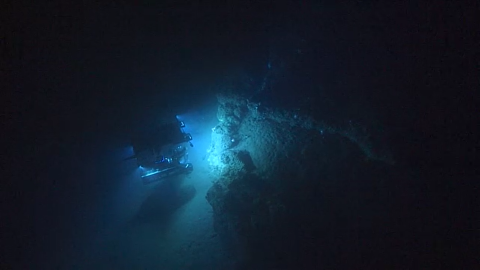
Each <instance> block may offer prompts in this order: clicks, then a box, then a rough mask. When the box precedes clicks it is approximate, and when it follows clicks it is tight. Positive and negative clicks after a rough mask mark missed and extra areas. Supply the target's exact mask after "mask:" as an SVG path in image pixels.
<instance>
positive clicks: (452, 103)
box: [0, 1, 479, 269]
mask: <svg viewBox="0 0 480 270" xmlns="http://www.w3.org/2000/svg"><path fill="white" fill-rule="evenodd" d="M10 8H11V11H12V12H11V13H10V14H18V16H17V15H15V16H6V18H7V20H8V19H12V22H14V23H13V24H12V25H11V26H12V28H11V30H12V31H8V35H7V39H6V40H8V42H7V43H6V45H7V46H6V52H7V53H8V54H10V55H13V56H14V57H13V58H12V59H11V60H9V61H7V62H6V67H7V68H6V69H5V70H6V72H5V73H4V74H5V75H7V76H6V78H7V80H6V84H5V85H6V88H8V89H12V90H13V91H12V92H11V94H10V92H8V95H7V96H6V99H5V100H7V101H8V103H9V105H7V106H6V107H5V112H6V113H5V116H6V117H5V120H6V121H5V122H6V124H7V125H6V128H5V130H6V131H7V132H5V134H6V139H7V140H6V142H7V145H6V146H7V147H6V151H5V154H4V161H7V162H2V164H9V165H6V166H4V169H5V174H4V175H5V177H4V179H3V180H2V184H4V185H5V188H2V194H3V196H2V197H3V198H4V200H2V224H3V225H4V226H2V227H3V229H2V239H4V240H2V246H3V248H4V251H3V254H4V255H2V259H1V261H0V265H2V267H3V268H5V269H94V268H98V269H108V268H109V267H111V266H115V267H121V265H124V266H125V269H134V268H136V269H162V268H164V269H232V268H233V267H237V268H242V267H243V268H244V269H257V268H255V267H258V269H269V267H273V266H271V265H272V264H269V263H267V261H268V262H271V261H276V262H281V261H282V260H283V261H285V265H292V261H295V258H296V257H294V255H293V254H291V253H290V254H289V253H288V252H287V250H286V251H285V253H281V251H279V252H280V253H276V254H282V255H281V257H282V258H271V257H268V258H265V261H262V256H257V257H255V259H252V260H251V261H248V262H246V263H245V264H243V265H242V264H237V261H236V258H231V257H228V255H225V256H223V257H222V256H220V255H219V256H218V257H208V259H207V255H204V253H201V252H200V251H201V250H207V251H208V250H209V247H208V245H211V246H212V250H216V251H215V252H213V251H212V252H213V253H215V254H220V252H218V250H221V249H222V248H221V247H217V246H215V245H217V244H218V243H217V242H215V243H214V241H216V238H217V235H216V233H215V231H214V230H213V225H212V224H211V218H212V217H211V212H209V211H211V209H208V207H209V205H208V204H207V203H206V201H204V197H205V195H206V191H207V190H208V188H209V187H210V182H209V179H207V177H203V176H202V177H200V178H201V179H202V180H201V181H200V180H199V181H194V180H191V181H190V182H189V180H185V181H184V182H173V183H172V182H165V183H162V184H161V185H159V186H156V187H155V188H151V189H144V188H143V187H141V186H139V185H141V183H140V182H138V183H137V182H134V181H135V180H133V179H136V178H135V177H138V175H136V172H135V166H132V164H124V163H122V161H121V160H122V159H123V158H125V157H127V156H128V155H129V150H128V146H129V136H130V134H131V132H132V131H134V130H137V129H141V128H144V127H145V126H148V125H150V124H152V123H155V122H158V121H159V119H162V118H163V117H165V116H166V115H171V114H172V113H173V114H184V113H186V114H187V113H188V117H190V118H189V119H192V120H194V122H196V123H200V122H201V121H205V125H204V126H205V127H206V126H208V127H210V124H211V123H214V122H215V119H214V117H215V109H216V108H215V105H216V103H215V98H214V95H215V94H216V93H217V92H220V91H225V90H226V89H229V90H230V89H233V90H231V91H234V92H235V91H236V92H238V93H241V94H243V95H245V96H248V97H250V99H251V100H252V101H256V102H261V103H262V104H264V105H265V106H269V107H273V108H286V109H290V110H296V111H298V112H299V113H301V114H307V115H310V116H312V117H314V118H316V119H321V120H323V121H326V122H328V123H331V124H333V125H336V126H339V127H341V126H346V125H359V126H363V127H365V129H366V130H368V132H369V133H370V134H371V136H372V138H374V140H375V141H377V142H378V141H379V142H380V143H379V145H387V146H388V148H389V150H390V151H391V153H392V154H393V156H394V157H395V161H396V163H395V164H396V165H395V167H393V168H390V169H386V170H387V171H388V172H384V171H379V172H378V173H379V174H381V175H390V177H391V179H393V181H391V182H389V183H388V184H385V183H383V184H382V185H384V186H381V187H379V185H378V183H374V182H370V181H369V180H365V182H364V185H363V184H359V183H350V184H345V186H335V187H330V188H331V190H330V191H332V192H333V193H332V194H329V195H335V196H344V197H345V198H344V199H345V202H346V203H345V205H333V204H334V203H336V201H329V200H328V199H322V200H323V201H322V200H320V201H309V203H311V205H314V204H315V203H319V204H322V207H327V208H328V207H329V206H331V207H333V208H336V209H343V210H344V215H346V216H347V218H345V219H344V221H345V220H348V217H350V218H351V217H352V216H356V215H359V216H362V215H363V212H362V213H361V214H359V213H358V212H357V213H352V212H350V210H351V209H356V208H355V207H356V205H354V204H352V203H351V201H350V202H349V198H350V199H352V198H353V197H352V196H354V195H355V196H357V197H355V199H359V198H360V199H361V201H363V202H365V201H369V200H370V201H369V202H370V203H371V206H372V207H373V208H370V210H371V209H376V208H375V207H377V206H382V205H383V206H385V205H386V207H380V208H381V209H380V208H379V209H380V210H378V211H380V212H381V211H386V213H383V212H381V213H383V214H384V216H382V215H376V214H372V213H366V212H365V213H364V218H365V219H368V220H369V221H370V222H367V223H371V224H372V226H371V227H370V228H368V229H365V230H364V231H358V230H356V231H355V229H358V227H357V228H354V229H352V227H351V226H350V224H347V223H342V222H340V223H338V224H340V227H336V226H329V225H326V224H327V223H324V224H323V226H325V231H324V233H325V234H326V235H328V238H327V239H318V238H311V242H308V243H305V245H304V247H307V248H305V250H312V249H309V248H308V247H312V246H315V247H317V248H318V247H321V249H322V250H323V251H325V252H324V253H323V255H322V256H325V257H330V258H333V259H332V260H331V261H318V262H317V263H318V264H317V265H315V266H312V265H305V264H298V265H297V266H298V267H300V268H304V269H318V268H315V267H320V268H321V267H327V268H336V267H339V268H342V267H341V266H342V265H343V266H345V265H348V266H352V267H353V268H354V266H355V265H357V266H358V265H361V266H362V267H367V266H368V265H370V264H369V263H368V262H372V264H371V265H373V266H379V267H387V268H397V267H398V268H405V267H407V268H413V269H416V268H450V269H452V268H462V266H463V267H464V268H465V267H466V269H474V268H475V266H478V260H474V259H473V258H474V257H473V255H476V254H478V214H475V213H476V212H477V213H478V202H477V200H476V199H475V198H476V196H474V195H475V194H474V193H475V192H476V190H477V189H475V188H474V186H476V185H472V180H473V179H476V178H478V174H475V173H474V171H473V170H472V169H473V168H474V165H473V161H472V160H473V158H474V157H475V154H476V147H477V146H478V142H477V141H478V140H477V139H476V126H477V124H476V122H477V121H474V119H476V114H477V112H476V111H477V108H478V106H476V105H478V103H476V102H477V101H478V97H477V95H476V92H475V91H476V89H478V82H479V81H478V65H477V64H478V63H477V62H476V61H475V60H474V59H475V57H474V56H475V55H476V53H477V54H478V48H476V45H475V44H478V42H477V43H476V42H475V41H474V38H475V37H476V35H475V33H476V32H475V31H473V29H472V28H474V27H473V26H474V25H476V24H475V23H474V18H475V16H474V12H475V11H478V7H477V8H475V7H472V8H469V7H468V6H461V5H460V4H456V3H443V2H442V3H438V4H436V5H435V6H432V5H430V4H426V3H418V4H412V5H407V4H399V3H398V4H393V3H366V2H362V1H347V2H345V3H342V4H338V5H335V6H330V5H321V4H316V3H311V2H309V1H307V2H299V3H296V2H288V3H287V2H284V3H273V2H272V3H265V4H257V3H254V2H248V1H247V2H242V3H239V4H232V5H231V6H227V5H224V6H223V5H213V4H212V5H210V6H207V5H200V4H192V3H187V2H183V1H180V2H175V3H174V2H169V1H165V2H163V3H149V4H147V3H145V4H144V3H139V2H131V3H130V2H128V1H123V2H122V3H118V4H113V3H112V4H106V5H92V6H85V5H84V4H82V5H81V4H74V3H65V2H62V3H49V4H47V3H36V4H32V5H25V6H22V5H20V4H14V5H13V6H11V7H10ZM9 10H10V9H9ZM269 64H270V67H269ZM232 78H233V79H232ZM264 80H267V83H268V87H266V88H262V87H261V86H262V82H263V81H264ZM205 104H207V105H205ZM352 123H353V124H352ZM204 126H203V125H198V127H197V128H198V129H197V131H195V132H197V135H198V138H202V139H201V140H198V145H199V147H203V148H205V149H206V147H207V146H208V136H207V135H208V133H204V132H203V128H204ZM205 134H207V135H205ZM194 137H195V136H194ZM195 147H197V146H195ZM195 147H194V149H199V148H198V147H197V148H195ZM379 147H380V146H379ZM203 148H202V149H203ZM192 151H194V150H192ZM194 153H195V152H194ZM202 155H203V154H202ZM202 155H201V154H200V152H197V154H193V157H192V158H194V159H198V161H199V162H200V160H201V157H202ZM10 163H11V165H10ZM342 168H343V170H348V166H345V167H342ZM357 169H358V168H357ZM200 171H201V170H200ZM360 171H361V170H360ZM137 174H138V173H137ZM205 175H207V173H205ZM200 178H198V179H200ZM137 184H138V185H137ZM379 190H380V191H379ZM343 191H345V192H343ZM319 192H320V194H323V195H325V194H324V193H322V192H325V190H324V191H319ZM327 195H328V194H327ZM326 197H327V198H328V196H326ZM324 198H325V197H324ZM192 202H193V203H192ZM189 203H190V204H189ZM192 204H193V205H196V206H198V208H195V207H194V208H189V207H188V205H192ZM302 207H303V206H301V205H299V209H301V208H302ZM360 208H361V207H360ZM312 209H316V208H314V207H313V208H307V210H306V211H308V210H312ZM349 209H350V210H349ZM182 211H183V212H182ZM189 211H192V212H189ZM312 211H313V210H312ZM372 211H373V210H372ZM207 212H208V213H210V214H209V216H208V215H199V214H198V213H207ZM327 212H328V211H327ZM373 212H375V211H373ZM182 213H188V214H182ZM196 215H198V216H196ZM182 216H183V217H186V216H187V217H195V218H196V219H197V220H200V221H199V224H203V225H204V227H205V228H206V229H205V230H204V231H202V230H200V229H199V230H198V231H197V232H195V233H197V234H204V235H205V237H204V238H201V237H199V238H195V239H205V242H204V243H203V244H202V243H201V242H198V241H196V242H191V243H187V244H185V245H186V247H188V248H192V249H191V250H194V251H195V252H197V253H196V254H197V255H196V256H197V257H195V259H194V260H193V259H192V262H190V261H188V259H185V261H188V263H185V264H184V265H183V266H179V264H176V263H175V262H174V260H173V259H172V261H168V258H166V259H164V258H162V259H159V258H158V257H157V255H158V254H155V253H152V254H150V253H146V250H147V249H150V248H151V249H158V250H162V251H165V253H163V254H170V253H168V252H170V251H172V252H173V250H175V251H178V250H182V248H183V246H181V245H180V246H181V247H178V248H177V247H174V245H173V246H171V247H166V246H162V244H158V243H160V242H161V243H175V241H173V242H168V241H169V240H164V239H168V238H169V237H170V238H172V237H173V236H169V233H168V232H169V231H168V228H172V227H171V226H170V227H169V226H167V225H165V224H176V227H175V226H173V228H174V229H173V231H170V232H171V234H172V235H175V237H177V236H178V235H180V236H182V237H183V236H185V237H186V238H187V239H188V237H190V236H188V235H186V232H187V231H189V230H190V229H184V230H183V229H182V228H183V227H181V226H183V225H185V224H189V223H188V222H189V221H188V220H190V219H188V218H187V219H185V220H186V221H185V222H184V223H182V222H179V223H178V224H177V223H175V222H176V220H182V218H181V217H182ZM307 216H308V215H301V217H300V216H299V217H298V219H299V220H302V223H304V226H305V227H306V229H305V232H306V233H308V231H309V228H308V226H309V225H308V224H309V222H310V221H309V219H308V218H306V217H307ZM325 217H326V218H328V219H330V220H337V221H338V220H341V219H342V217H338V216H337V214H336V213H328V214H326V215H325ZM382 217H384V218H382ZM354 220H358V219H354ZM382 222H385V226H386V227H384V226H383V225H382V224H384V223H382ZM135 224H141V225H135ZM142 224H143V225H142ZM145 224H147V225H145ZM148 224H160V225H162V226H163V227H162V226H160V227H162V230H159V231H155V230H153V231H152V230H149V229H148V228H147V229H141V228H145V227H142V226H150V225H148ZM182 224H183V225H182ZM203 225H199V226H198V227H202V226H203ZM129 226H140V227H136V228H140V229H136V230H132V231H128V228H131V227H129ZM185 226H186V225H185ZM189 226H190V225H189ZM209 226H210V227H211V228H210V227H209ZM298 226H300V225H292V227H291V228H290V229H291V231H295V232H298V231H299V227H298ZM192 227H194V226H192ZM192 227H188V226H187V227H185V228H192ZM207 227H208V228H210V229H211V231H210V229H208V228H207ZM300 227H302V226H300ZM126 228H127V229H126ZM202 228H203V227H202ZM286 228H287V229H288V228H289V227H288V226H287V227H286ZM302 228H303V227H302ZM385 228H387V229H385ZM175 230H177V231H175ZM126 231H128V232H129V233H125V232H126ZM160 231H161V232H160ZM291 231H288V230H287V231H285V234H290V232H291ZM122 232H123V234H122ZM142 232H143V234H142ZM150 232H152V233H153V232H155V233H157V235H149V233H150ZM204 232H205V233H204ZM195 233H194V234H195ZM118 235H120V236H118ZM127 235H128V236H127ZM180 236H178V237H177V238H175V237H173V238H174V239H182V238H181V237H180ZM187 236H188V237H187ZM116 237H117V238H122V237H123V238H122V240H121V241H117V242H115V241H111V239H112V238H114V239H115V238H116ZM128 237H131V238H132V239H133V240H128V241H127V240H125V239H127V238H128ZM149 237H151V238H155V237H157V238H155V239H156V240H155V241H153V240H152V242H149V243H147V242H146V241H147V239H149ZM302 237H304V236H302ZM316 237H317V236H316ZM355 237H357V238H355ZM307 238H308V237H307ZM99 239H101V240H99ZM108 239H110V240H108ZM135 239H144V240H145V241H144V242H143V243H144V247H143V248H138V249H135V248H132V247H133V246H139V245H140V246H141V245H142V244H141V242H140V243H138V242H135ZM157 239H163V240H161V241H160V240H158V241H157ZM295 239H296V235H289V236H288V237H286V238H285V239H283V240H282V242H281V243H278V242H272V243H271V244H272V245H275V244H278V245H285V246H288V245H289V244H291V243H294V244H298V243H297V242H295ZM355 239H356V240H355ZM117 240H118V239H117ZM123 240H125V241H123ZM142 241H143V240H142ZM162 241H163V242H162ZM170 241H172V240H170ZM178 241H187V240H184V239H183V240H178ZM6 243H8V244H6ZM96 243H102V244H96ZM145 243H146V244H145ZM179 243H180V242H179ZM181 243H183V242H181ZM102 245H104V246H102ZM115 245H120V247H118V246H116V247H115V248H112V246H115ZM122 245H123V246H122ZM156 245H159V246H156ZM292 245H293V244H292ZM93 246H97V247H100V248H99V249H102V248H103V247H105V246H106V247H108V248H109V249H108V252H106V253H102V252H101V251H98V250H95V251H93V248H92V247H93ZM261 248H268V247H265V246H262V247H261ZM261 248H260V249H259V250H260V251H261ZM183 250H184V249H183ZM292 250H294V249H292ZM302 250H303V249H302ZM260 251H259V252H260ZM288 251H291V250H288ZM184 252H186V251H184ZM187 253H188V252H186V253H182V254H180V253H179V252H177V253H176V254H177V255H178V254H179V255H178V258H188V256H189V255H188V254H187ZM206 253H208V252H205V254H206ZM99 254H100V255H99ZM108 254H109V255H108ZM132 254H133V255H132ZM325 254H327V255H325ZM177 255H175V256H177ZM210 255H211V254H210ZM210 255H208V256H210ZM102 256H109V257H108V259H105V260H102V259H101V257H102ZM142 256H143V257H142ZM158 256H160V257H161V255H158ZM165 256H166V257H168V256H167V255H165ZM175 256H173V255H172V256H170V257H171V258H174V257H175ZM202 256H203V257H202ZM303 256H306V257H308V258H315V256H319V255H318V254H314V252H312V254H307V255H305V254H304V255H303ZM379 256H380V257H381V258H380V257H379ZM376 257H377V258H376ZM99 258H100V259H99ZM175 258H176V257H175ZM192 258H193V256H192ZM201 258H205V259H203V260H202V259H201ZM377 259H378V261H380V262H381V263H378V264H375V263H374V262H375V260H377ZM158 260H165V264H162V265H163V266H162V265H159V263H157V262H158ZM364 260H366V261H367V262H365V261H364ZM313 261H315V260H311V261H309V262H313ZM348 261H351V262H352V263H351V264H348V263H345V264H344V263H343V262H348ZM97 262H98V263H97ZM162 262H163V261H162ZM168 263H170V264H168ZM357 263H358V264H357ZM273 265H275V266H274V267H275V268H271V269H281V268H278V267H280V266H279V265H281V264H278V263H277V264H273ZM182 267H183V268H182ZM213 267H216V268H213ZM312 267H313V268H312Z"/></svg>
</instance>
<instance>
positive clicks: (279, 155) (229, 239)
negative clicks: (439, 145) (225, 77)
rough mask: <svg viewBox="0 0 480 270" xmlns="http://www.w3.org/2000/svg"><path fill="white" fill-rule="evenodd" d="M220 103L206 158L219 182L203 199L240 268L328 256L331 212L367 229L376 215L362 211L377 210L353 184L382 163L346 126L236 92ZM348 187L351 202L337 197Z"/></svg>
mask: <svg viewBox="0 0 480 270" xmlns="http://www.w3.org/2000/svg"><path fill="white" fill-rule="evenodd" d="M218 101H219V108H218V113H217V116H218V120H219V122H220V123H219V125H218V126H217V127H215V128H214V129H213V130H212V145H211V148H210V150H209V156H208V160H209V161H210V164H211V165H212V168H213V169H214V172H215V173H216V176H217V179H216V180H215V181H214V184H213V186H212V188H211V189H210V190H209V191H208V193H207V200H208V201H209V203H210V204H211V205H212V208H213V211H214V217H215V229H216V231H217V232H218V233H219V235H220V236H221V237H222V239H223V241H224V243H225V246H226V247H229V248H230V249H231V252H232V253H233V255H234V257H235V258H237V259H238V260H239V263H242V264H243V265H242V267H249V268H251V267H260V268H262V269H265V267H267V268H268V267H270V268H271V267H273V268H275V267H280V266H285V265H290V266H292V267H293V266H295V265H296V263H298V260H299V259H302V260H303V262H304V263H305V264H306V265H311V263H314V262H312V261H311V258H317V259H318V258H322V259H325V260H328V257H329V255H328V253H325V247H326V246H328V243H329V241H330V242H331V241H332V239H329V238H328V237H329V236H328V230H330V229H331V228H330V225H331V224H330V222H331V221H332V220H336V219H332V217H334V216H335V215H336V214H337V213H340V214H341V215H344V216H345V221H347V220H352V222H355V224H356V225H358V226H369V222H366V220H369V221H371V220H374V218H371V217H370V218H365V216H366V215H378V214H380V213H381V210H379V211H376V212H375V213H372V212H371V211H367V210H366V209H367V208H368V206H366V205H363V204H359V203H358V202H359V201H361V199H362V198H361V197H362V196H364V195H363V194H357V193H358V192H356V191H355V189H352V188H355V187H358V186H359V183H362V181H363V180H359V179H360V178H362V177H364V176H365V175H369V174H370V173H371V171H372V170H375V169H376V168H378V167H383V166H386V165H385V164H383V163H379V162H373V161H371V159H368V158H367V156H366V154H365V151H363V150H362V147H361V146H359V145H358V144H356V143H355V141H354V140H352V139H349V138H348V137H347V136H344V134H342V132H343V131H337V130H335V129H333V128H331V127H328V126H326V125H325V124H323V123H319V122H316V121H314V120H312V119H309V118H308V117H301V116H298V115H296V114H295V113H292V112H281V111H271V110H266V109H264V108H262V107H261V105H260V104H255V103H250V102H249V101H248V100H246V99H243V98H241V97H238V96H226V95H220V96H219V97H218ZM343 133H345V132H343ZM382 176H383V175H382ZM363 184H364V185H367V186H368V185H369V182H364V183H363ZM343 192H345V193H343ZM349 192H350V193H353V194H349V201H342V200H341V199H340V198H342V197H345V194H348V193H349ZM363 208H365V209H363ZM360 212H362V213H364V215H365V216H363V217H364V218H360V217H359V216H358V213H360ZM321 238H325V240H324V241H320V242H321V243H322V245H320V246H319V245H318V241H319V240H320V239H321ZM305 252H307V253H308V254H306V253H305ZM309 252H310V253H311V252H313V253H315V252H320V253H322V254H318V256H313V257H312V256H310V255H312V254H310V253H309ZM259 262H262V263H259ZM252 269H253V268H252ZM275 269H277V268H275Z"/></svg>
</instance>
